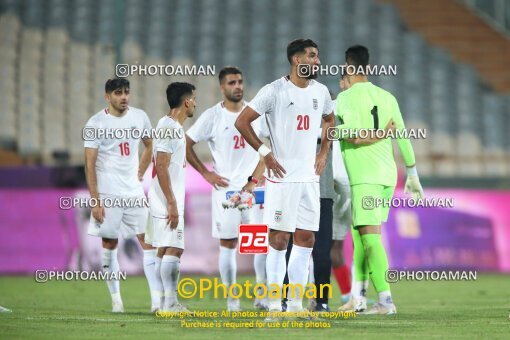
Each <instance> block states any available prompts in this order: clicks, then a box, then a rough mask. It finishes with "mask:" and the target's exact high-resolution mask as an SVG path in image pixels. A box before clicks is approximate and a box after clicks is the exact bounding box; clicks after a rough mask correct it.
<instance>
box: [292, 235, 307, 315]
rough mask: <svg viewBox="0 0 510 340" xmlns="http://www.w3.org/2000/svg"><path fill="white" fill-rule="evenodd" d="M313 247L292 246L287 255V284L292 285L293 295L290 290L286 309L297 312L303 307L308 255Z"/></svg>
mask: <svg viewBox="0 0 510 340" xmlns="http://www.w3.org/2000/svg"><path fill="white" fill-rule="evenodd" d="M312 250H313V248H306V247H300V246H297V245H295V244H294V245H293V246H292V251H291V252H290V257H289V267H288V269H287V272H288V275H289V284H290V285H291V287H292V285H294V291H295V296H292V295H293V293H292V292H290V293H289V295H291V296H288V297H287V298H288V299H289V301H288V302H287V311H289V312H297V311H300V310H302V309H303V296H304V294H305V292H304V291H305V288H306V284H307V282H308V267H309V265H310V255H311V254H312Z"/></svg>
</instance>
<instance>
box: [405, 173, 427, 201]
mask: <svg viewBox="0 0 510 340" xmlns="http://www.w3.org/2000/svg"><path fill="white" fill-rule="evenodd" d="M404 194H411V195H412V196H413V198H414V199H415V200H416V199H420V198H424V197H425V194H424V193H423V188H422V187H421V184H420V179H419V178H418V171H416V166H413V167H412V168H407V180H406V185H405V188H404Z"/></svg>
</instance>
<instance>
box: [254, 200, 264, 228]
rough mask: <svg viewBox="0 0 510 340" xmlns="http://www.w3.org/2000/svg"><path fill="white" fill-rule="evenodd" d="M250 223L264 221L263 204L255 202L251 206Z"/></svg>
mask: <svg viewBox="0 0 510 340" xmlns="http://www.w3.org/2000/svg"><path fill="white" fill-rule="evenodd" d="M251 211H252V212H251V219H252V220H251V223H253V224H262V223H264V204H255V205H253V207H252V208H251Z"/></svg>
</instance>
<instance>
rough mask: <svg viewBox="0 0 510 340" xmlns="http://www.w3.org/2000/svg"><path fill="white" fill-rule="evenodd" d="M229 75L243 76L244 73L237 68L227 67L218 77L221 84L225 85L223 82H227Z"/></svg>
mask: <svg viewBox="0 0 510 340" xmlns="http://www.w3.org/2000/svg"><path fill="white" fill-rule="evenodd" d="M229 74H240V75H243V72H241V70H240V69H239V68H237V67H235V66H225V67H224V68H222V69H221V71H220V74H219V76H218V78H219V80H220V84H221V83H223V81H224V80H225V77H226V76H227V75H229Z"/></svg>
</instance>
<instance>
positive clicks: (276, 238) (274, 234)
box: [269, 231, 290, 250]
mask: <svg viewBox="0 0 510 340" xmlns="http://www.w3.org/2000/svg"><path fill="white" fill-rule="evenodd" d="M289 237H290V235H289V234H288V233H285V232H280V231H271V232H270V233H269V245H270V246H271V247H272V248H273V249H276V250H286V249H287V246H288V245H289Z"/></svg>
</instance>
